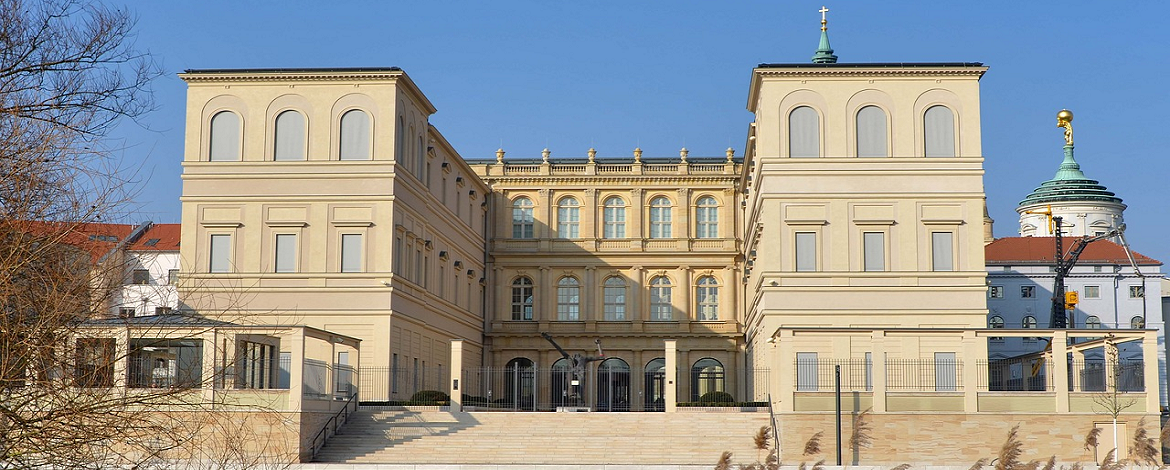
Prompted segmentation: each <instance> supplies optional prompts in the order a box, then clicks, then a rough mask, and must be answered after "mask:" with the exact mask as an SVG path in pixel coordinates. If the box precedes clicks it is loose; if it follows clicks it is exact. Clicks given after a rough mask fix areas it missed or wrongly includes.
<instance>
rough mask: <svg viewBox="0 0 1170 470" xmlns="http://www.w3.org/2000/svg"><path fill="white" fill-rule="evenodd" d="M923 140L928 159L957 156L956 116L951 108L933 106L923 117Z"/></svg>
mask: <svg viewBox="0 0 1170 470" xmlns="http://www.w3.org/2000/svg"><path fill="white" fill-rule="evenodd" d="M922 121H923V123H922V127H923V129H924V133H923V136H922V139H923V141H924V143H925V146H926V156H928V157H953V156H955V114H954V113H953V112H951V108H948V107H946V106H942V105H938V106H931V107H930V108H928V109H927V110H926V113H925V114H923V116H922Z"/></svg>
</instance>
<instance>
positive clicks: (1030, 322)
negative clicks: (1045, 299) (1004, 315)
mask: <svg viewBox="0 0 1170 470" xmlns="http://www.w3.org/2000/svg"><path fill="white" fill-rule="evenodd" d="M1020 327H1022V328H1035V327H1036V317H1033V316H1031V315H1028V316H1025V317H1024V321H1022V322H1020Z"/></svg>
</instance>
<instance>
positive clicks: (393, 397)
mask: <svg viewBox="0 0 1170 470" xmlns="http://www.w3.org/2000/svg"><path fill="white" fill-rule="evenodd" d="M449 373H450V371H449V370H448V369H446V368H444V367H427V368H422V367H420V368H418V369H415V368H413V367H412V368H406V367H397V368H395V367H362V369H361V374H359V375H360V381H358V384H360V385H359V387H358V388H359V389H360V390H361V397H360V400H361V401H362V402H393V401H399V402H405V401H408V400H410V399H411V397H413V396H414V394H415V393H418V392H421V391H424V390H438V391H441V392H447V375H448V374H449Z"/></svg>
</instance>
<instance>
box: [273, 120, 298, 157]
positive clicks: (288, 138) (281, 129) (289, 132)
mask: <svg viewBox="0 0 1170 470" xmlns="http://www.w3.org/2000/svg"><path fill="white" fill-rule="evenodd" d="M274 128H275V130H274V131H273V136H272V137H273V139H272V140H273V142H274V143H273V146H272V158H273V160H276V161H295V160H304V159H305V115H303V114H301V113H299V112H297V111H292V110H289V111H285V112H282V113H280V114H279V115H277V116H276V125H275V126H274Z"/></svg>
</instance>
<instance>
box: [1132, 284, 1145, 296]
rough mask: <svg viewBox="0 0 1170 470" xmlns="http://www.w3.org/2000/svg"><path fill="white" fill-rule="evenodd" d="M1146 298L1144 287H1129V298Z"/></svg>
mask: <svg viewBox="0 0 1170 470" xmlns="http://www.w3.org/2000/svg"><path fill="white" fill-rule="evenodd" d="M1145 296H1146V286H1129V298H1131V299H1140V298H1143V297H1145Z"/></svg>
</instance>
